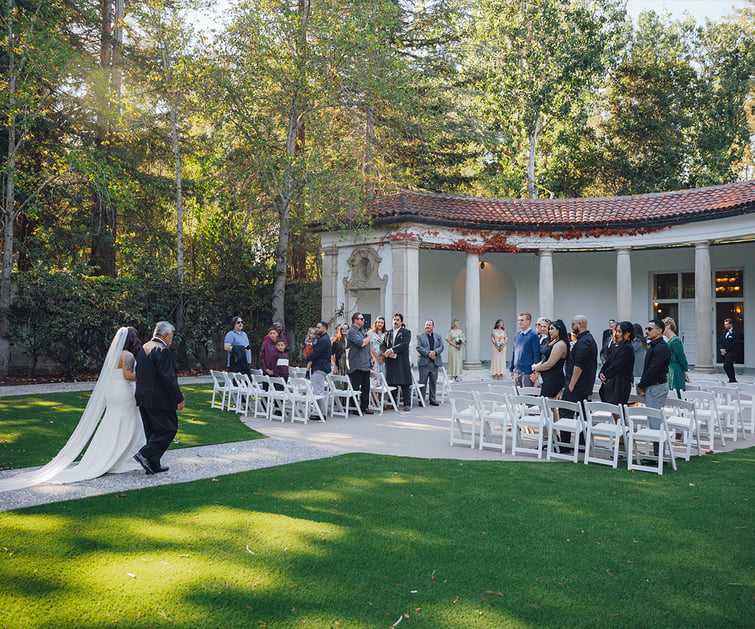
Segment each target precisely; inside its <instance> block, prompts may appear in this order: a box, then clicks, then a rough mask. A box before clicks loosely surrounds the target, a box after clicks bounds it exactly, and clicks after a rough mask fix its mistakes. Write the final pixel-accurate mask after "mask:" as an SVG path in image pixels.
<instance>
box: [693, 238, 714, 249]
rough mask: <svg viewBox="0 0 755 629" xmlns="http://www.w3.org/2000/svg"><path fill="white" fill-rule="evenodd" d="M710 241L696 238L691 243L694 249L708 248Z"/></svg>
mask: <svg viewBox="0 0 755 629" xmlns="http://www.w3.org/2000/svg"><path fill="white" fill-rule="evenodd" d="M711 242H712V241H710V240H698V241H696V242H693V243H692V244H693V245H695V249H710V244H711Z"/></svg>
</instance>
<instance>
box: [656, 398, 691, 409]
mask: <svg viewBox="0 0 755 629" xmlns="http://www.w3.org/2000/svg"><path fill="white" fill-rule="evenodd" d="M663 408H665V409H669V410H675V411H676V410H678V411H687V412H690V413H694V412H695V410H696V407H695V403H694V402H692V401H691V400H677V399H676V398H671V397H670V398H668V399H667V400H666V401H665V402H664V404H663Z"/></svg>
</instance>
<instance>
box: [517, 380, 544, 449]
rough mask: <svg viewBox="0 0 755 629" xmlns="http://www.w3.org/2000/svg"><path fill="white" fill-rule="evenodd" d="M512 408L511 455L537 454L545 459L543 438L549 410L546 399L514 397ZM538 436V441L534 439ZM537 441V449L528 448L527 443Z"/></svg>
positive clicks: (532, 396)
mask: <svg viewBox="0 0 755 629" xmlns="http://www.w3.org/2000/svg"><path fill="white" fill-rule="evenodd" d="M510 401H511V407H512V409H513V411H514V421H513V422H512V424H511V454H513V455H514V456H516V455H517V453H522V454H532V453H533V452H536V453H537V458H538V459H542V458H543V438H544V436H545V431H546V428H547V426H548V409H547V407H546V403H545V398H543V397H536V396H534V395H512V396H511V397H510ZM534 435H537V439H535V438H534ZM535 440H536V441H537V444H536V448H535V449H533V448H532V447H528V446H526V445H524V444H525V442H530V443H531V442H532V441H535Z"/></svg>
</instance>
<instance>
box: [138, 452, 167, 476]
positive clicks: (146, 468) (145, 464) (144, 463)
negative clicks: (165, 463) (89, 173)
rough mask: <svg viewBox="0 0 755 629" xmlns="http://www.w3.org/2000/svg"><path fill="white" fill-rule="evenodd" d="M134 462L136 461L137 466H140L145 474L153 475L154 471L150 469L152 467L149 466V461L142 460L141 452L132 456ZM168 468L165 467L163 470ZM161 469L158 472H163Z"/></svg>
mask: <svg viewBox="0 0 755 629" xmlns="http://www.w3.org/2000/svg"><path fill="white" fill-rule="evenodd" d="M134 461H136V462H137V463H138V464H139V465H141V466H142V467H143V468H144V471H145V472H147V474H154V473H155V470H153V469H152V466H151V465H150V464H149V461H148V460H147V459H145V458H144V455H143V454H142V453H141V452H137V453H136V454H135V455H134ZM167 469H168V468H167V467H166V468H165V470H167ZM165 470H163V469H160V470H159V471H160V472H163V471H165Z"/></svg>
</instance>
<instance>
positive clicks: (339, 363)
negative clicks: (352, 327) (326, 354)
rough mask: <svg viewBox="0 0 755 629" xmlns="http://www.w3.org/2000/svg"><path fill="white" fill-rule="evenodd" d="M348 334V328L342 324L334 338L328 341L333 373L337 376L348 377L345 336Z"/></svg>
mask: <svg viewBox="0 0 755 629" xmlns="http://www.w3.org/2000/svg"><path fill="white" fill-rule="evenodd" d="M348 332H349V326H348V325H347V324H346V323H344V324H343V325H340V326H338V329H337V330H336V334H335V336H333V337H332V338H331V339H330V346H331V352H332V359H331V361H332V363H333V373H335V374H338V375H339V376H346V375H348V370H347V369H346V335H347V334H348Z"/></svg>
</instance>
